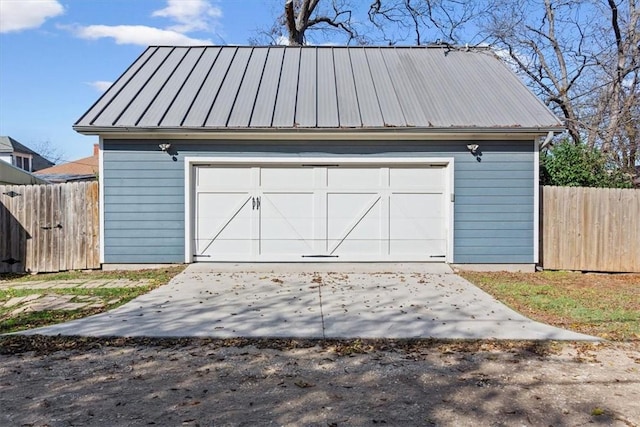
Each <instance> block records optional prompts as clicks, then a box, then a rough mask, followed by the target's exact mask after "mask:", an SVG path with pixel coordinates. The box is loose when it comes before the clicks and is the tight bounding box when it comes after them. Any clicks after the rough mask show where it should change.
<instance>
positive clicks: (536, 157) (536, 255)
mask: <svg viewBox="0 0 640 427" xmlns="http://www.w3.org/2000/svg"><path fill="white" fill-rule="evenodd" d="M539 261H540V146H539V145H538V140H537V139H535V138H534V140H533V263H534V264H537V263H538V262H539Z"/></svg>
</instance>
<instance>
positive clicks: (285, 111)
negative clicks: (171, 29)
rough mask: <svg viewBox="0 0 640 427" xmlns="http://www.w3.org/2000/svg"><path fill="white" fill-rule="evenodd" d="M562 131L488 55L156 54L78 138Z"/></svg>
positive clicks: (166, 50)
mask: <svg viewBox="0 0 640 427" xmlns="http://www.w3.org/2000/svg"><path fill="white" fill-rule="evenodd" d="M300 128H305V129H323V130H331V129H336V130H345V129H356V130H357V129H385V128H414V129H416V128H417V129H424V130H430V131H438V130H440V131H452V130H453V131H479V130H490V131H496V130H498V131H507V130H510V131H536V132H540V131H544V132H546V131H549V130H556V131H557V130H561V129H562V124H561V122H560V121H559V120H558V119H557V118H556V116H555V115H554V114H553V113H552V112H551V111H550V110H549V109H548V108H547V107H546V106H545V105H544V104H543V103H542V102H540V101H539V100H538V99H537V98H536V97H535V96H534V95H533V93H531V92H530V91H529V90H528V89H527V87H526V86H525V85H524V84H523V83H522V82H521V81H520V80H519V78H518V77H517V76H516V75H515V74H514V73H513V72H512V71H511V70H510V69H509V68H508V67H507V66H506V65H505V64H503V63H502V62H501V61H500V60H499V59H498V58H497V57H496V56H495V55H494V54H493V53H492V52H491V51H490V50H487V49H482V50H478V49H473V50H464V49H459V50H456V49H453V50H452V49H451V48H444V47H422V46H420V47H330V46H322V47H284V46H270V47H237V46H236V47H234V46H222V47H219V46H208V47H169V46H153V47H149V48H147V50H145V52H144V53H143V54H142V55H141V56H140V57H139V58H138V59H137V60H136V61H135V62H134V63H133V64H132V65H131V66H130V67H129V69H128V70H127V71H126V72H125V73H124V74H123V75H122V76H121V77H120V78H119V79H118V80H117V81H116V82H115V83H114V84H113V85H112V86H111V88H110V89H109V90H107V92H106V93H104V94H103V96H102V97H101V98H100V99H99V100H98V101H97V102H96V103H95V104H94V105H93V106H92V107H91V108H90V109H89V111H88V112H87V113H85V115H83V116H82V117H81V118H80V120H78V122H77V123H76V124H75V125H74V129H76V130H77V131H79V132H82V133H88V134H95V133H101V132H122V131H172V130H175V131H185V130H192V131H196V132H197V131H210V130H236V129H256V130H266V129H273V130H281V129H300Z"/></svg>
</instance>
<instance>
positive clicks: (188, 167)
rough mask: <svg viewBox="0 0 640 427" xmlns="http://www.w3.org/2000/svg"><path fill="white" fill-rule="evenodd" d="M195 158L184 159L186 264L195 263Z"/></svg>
mask: <svg viewBox="0 0 640 427" xmlns="http://www.w3.org/2000/svg"><path fill="white" fill-rule="evenodd" d="M192 159H193V157H185V159H184V262H185V264H190V263H192V262H193V249H192V247H191V240H192V239H193V227H192V226H191V216H192V215H193V209H192V205H191V195H192V193H193V186H192V183H191V177H192V176H193V172H192V171H193V166H194V162H193V161H192Z"/></svg>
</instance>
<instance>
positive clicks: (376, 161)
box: [100, 144, 455, 264]
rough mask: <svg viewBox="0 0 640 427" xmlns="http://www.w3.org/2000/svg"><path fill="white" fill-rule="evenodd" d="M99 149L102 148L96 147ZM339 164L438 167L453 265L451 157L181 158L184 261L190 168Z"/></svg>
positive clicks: (187, 256)
mask: <svg viewBox="0 0 640 427" xmlns="http://www.w3.org/2000/svg"><path fill="white" fill-rule="evenodd" d="M100 146H101V147H102V144H101V145H100ZM306 164H310V165H313V164H332V165H333V164H339V165H349V164H351V165H354V164H355V165H434V166H436V165H441V166H445V167H446V169H447V185H446V187H447V188H445V197H446V195H450V196H449V197H450V199H449V202H448V203H447V210H448V212H447V218H448V224H447V231H448V236H447V257H446V261H447V262H448V263H452V262H453V224H454V203H455V202H454V199H455V195H454V159H453V157H423V158H416V157H386V158H375V157H339V156H336V157H185V158H184V261H185V263H187V264H189V263H192V262H193V248H192V245H191V242H192V240H193V233H194V228H193V224H192V219H193V213H194V212H193V207H194V205H193V200H192V194H193V167H194V166H198V165H289V166H302V165H306Z"/></svg>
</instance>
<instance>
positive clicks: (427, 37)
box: [368, 0, 493, 45]
mask: <svg viewBox="0 0 640 427" xmlns="http://www.w3.org/2000/svg"><path fill="white" fill-rule="evenodd" d="M492 3H493V1H492V0H373V1H372V2H371V5H370V6H369V12H368V14H369V20H370V22H371V23H373V25H374V26H375V27H376V28H377V29H378V30H379V31H380V32H381V33H382V34H383V35H384V38H385V40H387V41H388V42H389V43H390V44H395V43H396V41H398V40H399V39H400V40H408V39H413V42H414V43H415V44H417V45H421V44H423V43H433V42H442V43H449V44H468V43H473V44H477V43H479V42H481V40H479V39H478V37H479V36H480V35H479V33H478V32H477V31H476V28H475V25H474V23H475V21H477V20H479V19H481V18H482V17H483V16H485V14H486V13H487V11H488V10H489V8H490V6H491V4H492Z"/></svg>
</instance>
